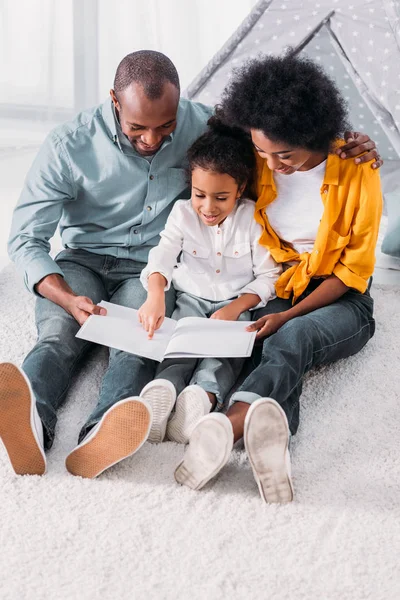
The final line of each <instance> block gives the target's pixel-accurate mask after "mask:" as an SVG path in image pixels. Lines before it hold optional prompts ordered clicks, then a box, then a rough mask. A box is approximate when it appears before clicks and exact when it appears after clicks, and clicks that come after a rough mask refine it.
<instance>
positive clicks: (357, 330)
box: [231, 280, 375, 435]
mask: <svg viewBox="0 0 400 600" xmlns="http://www.w3.org/2000/svg"><path fill="white" fill-rule="evenodd" d="M318 284H319V281H318V280H315V281H312V282H311V284H310V285H309V287H308V288H307V291H306V292H305V294H304V295H308V294H310V293H311V292H312V291H313V290H314V289H315V287H316V286H317V285H318ZM303 297H304V296H303ZM300 299H301V298H300ZM373 304H374V303H373V300H372V298H371V296H370V294H369V291H366V292H365V293H364V294H361V293H360V292H357V291H355V290H349V291H348V292H346V293H345V294H344V295H343V296H342V297H341V298H339V300H337V301H336V302H334V303H333V304H330V305H329V306H325V307H323V308H320V309H318V310H315V311H313V312H311V313H309V314H307V315H304V316H302V317H297V318H295V319H292V320H291V321H288V322H287V323H286V324H285V325H284V326H283V327H281V328H280V329H279V330H278V331H277V332H276V333H274V334H273V335H271V336H270V337H268V338H266V339H265V340H264V342H263V344H262V345H260V346H258V347H256V348H255V350H254V352H253V356H252V359H251V363H250V364H249V365H247V369H246V367H245V369H246V371H247V373H249V374H248V376H247V377H246V379H245V380H244V382H243V383H242V385H241V386H240V387H239V389H238V390H237V391H236V392H235V393H234V394H233V396H232V397H231V404H233V403H234V402H247V403H249V404H251V403H252V402H254V401H255V400H257V399H258V398H264V397H269V398H273V399H274V400H276V401H277V402H278V403H279V404H280V405H281V406H282V408H283V410H284V411H285V413H286V416H287V419H288V422H289V428H290V431H291V433H292V434H293V435H294V434H295V433H296V431H297V428H298V426H299V418H300V395H301V391H302V385H303V377H304V375H305V373H307V371H309V370H310V369H312V368H313V367H316V366H320V365H325V364H327V363H331V362H334V361H336V360H339V359H341V358H347V357H348V356H351V355H352V354H356V353H357V352H359V351H360V350H361V348H362V347H363V346H365V344H366V343H367V342H368V340H369V339H370V338H371V337H372V336H373V335H374V332H375V321H374V318H373ZM291 305H292V303H291V300H283V299H281V298H276V299H275V300H272V302H269V303H268V304H267V306H266V307H265V308H263V309H261V310H259V311H258V314H257V315H255V317H254V318H255V319H259V318H260V317H262V316H264V315H266V314H271V313H278V312H282V311H284V310H288V309H289V308H290V307H291Z"/></svg>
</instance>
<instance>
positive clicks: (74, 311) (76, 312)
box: [63, 296, 107, 325]
mask: <svg viewBox="0 0 400 600" xmlns="http://www.w3.org/2000/svg"><path fill="white" fill-rule="evenodd" d="M63 308H64V309H65V310H66V311H67V312H68V313H69V314H70V315H72V316H73V317H74V319H75V320H76V321H78V323H79V325H83V324H84V322H85V321H86V319H87V318H88V317H90V315H101V316H105V315H106V314H107V311H106V309H105V308H103V307H102V306H96V304H94V303H93V301H92V300H91V299H90V298H87V297H86V296H71V297H70V299H69V300H68V301H67V302H66V303H65V306H63Z"/></svg>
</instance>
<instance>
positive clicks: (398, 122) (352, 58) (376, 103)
mask: <svg viewBox="0 0 400 600" xmlns="http://www.w3.org/2000/svg"><path fill="white" fill-rule="evenodd" d="M288 46H290V47H291V48H293V49H294V50H296V51H301V52H304V53H306V54H307V55H309V56H310V57H311V58H313V59H314V60H319V61H320V63H321V65H322V66H323V67H324V68H325V69H326V70H327V71H328V72H329V73H330V74H331V75H332V77H333V78H334V79H335V80H336V81H337V83H338V86H339V88H340V89H341V90H342V92H343V93H344V96H346V97H347V99H348V102H349V106H350V118H351V121H352V125H353V127H354V129H357V130H361V131H366V132H368V133H369V134H370V135H371V136H372V137H373V139H374V140H375V141H376V142H377V144H378V147H379V151H380V153H381V155H382V156H383V158H385V159H387V160H397V159H398V156H400V93H399V90H400V5H399V2H393V1H389V0H352V1H351V3H348V2H346V1H345V0H302V1H297V2H296V3H293V2H290V1H289V0H287V1H286V2H285V1H282V0H278V1H277V0H272V1H268V0H262V1H261V2H259V3H258V4H257V5H256V6H255V8H254V9H253V11H252V12H251V14H250V15H249V16H248V17H247V19H246V20H245V21H244V22H243V24H242V25H241V26H240V27H239V29H238V30H237V31H236V32H235V33H234V34H233V35H232V36H231V38H230V39H229V40H228V42H227V43H226V44H225V45H224V46H223V48H222V49H221V51H220V52H219V53H217V54H216V55H215V57H214V58H213V59H212V60H211V61H210V62H209V64H208V65H207V66H206V67H205V68H204V69H203V71H202V72H201V73H200V74H199V76H198V77H197V78H196V79H195V81H194V82H193V83H192V84H191V85H190V86H189V87H188V89H187V90H186V95H187V97H189V98H190V99H194V100H198V101H201V102H205V103H207V104H217V103H218V101H219V99H220V95H221V92H222V90H223V88H224V87H225V85H226V83H227V81H228V79H229V75H230V72H231V71H232V69H233V68H234V67H235V66H239V65H240V64H242V63H243V62H244V61H245V60H247V59H249V58H253V57H255V56H257V55H258V54H259V53H265V54H272V55H276V54H280V53H282V52H283V51H284V50H285V49H286V48H287V47H288ZM318 57H319V58H318ZM396 153H397V155H398V156H396ZM399 187H400V181H399Z"/></svg>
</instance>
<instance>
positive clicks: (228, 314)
mask: <svg viewBox="0 0 400 600" xmlns="http://www.w3.org/2000/svg"><path fill="white" fill-rule="evenodd" d="M241 314H242V311H240V310H238V308H237V307H235V306H234V305H233V302H231V303H230V304H227V305H226V306H224V307H223V308H220V309H219V310H216V311H215V313H214V314H212V315H211V317H210V319H219V320H220V321H237V320H238V318H239V317H240V315H241Z"/></svg>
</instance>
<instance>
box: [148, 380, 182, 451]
mask: <svg viewBox="0 0 400 600" xmlns="http://www.w3.org/2000/svg"><path fill="white" fill-rule="evenodd" d="M140 397H141V398H143V400H145V401H146V402H148V403H149V404H150V406H151V409H152V411H153V424H152V426H151V429H150V434H149V438H148V441H149V442H151V443H152V444H158V443H160V442H162V441H163V439H164V438H165V432H166V430H167V423H168V418H169V416H170V414H171V411H172V409H173V408H174V404H175V400H176V390H175V387H174V385H173V384H172V383H171V382H170V381H167V380H166V379H155V380H154V381H150V383H148V384H147V385H145V386H144V388H143V389H142V391H141V392H140Z"/></svg>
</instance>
